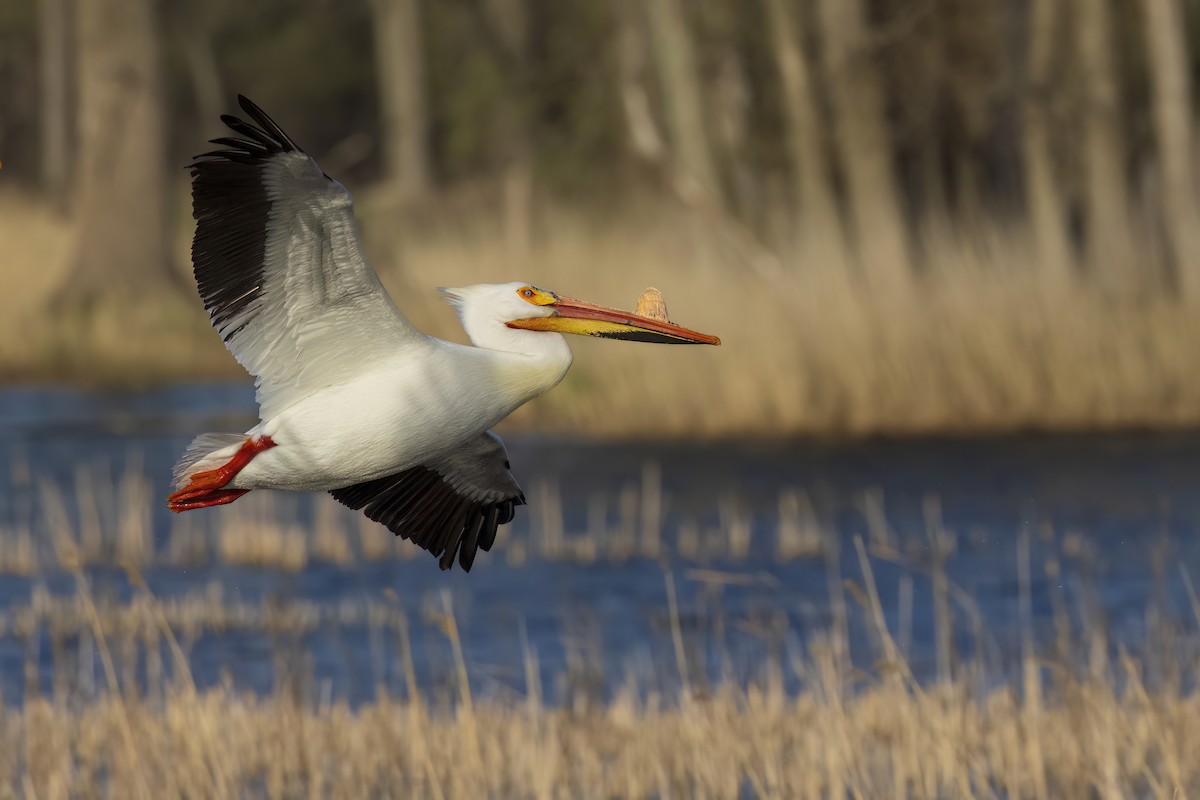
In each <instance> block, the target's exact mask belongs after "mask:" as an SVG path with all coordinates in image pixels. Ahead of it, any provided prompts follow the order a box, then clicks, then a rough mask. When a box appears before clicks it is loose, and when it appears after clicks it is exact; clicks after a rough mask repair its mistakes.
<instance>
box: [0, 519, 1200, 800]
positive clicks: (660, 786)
mask: <svg viewBox="0 0 1200 800" xmlns="http://www.w3.org/2000/svg"><path fill="white" fill-rule="evenodd" d="M1022 547H1023V548H1025V550H1024V552H1025V553H1027V552H1028V550H1027V544H1023V545H1022ZM858 553H859V559H860V561H859V563H860V566H861V569H862V573H863V586H864V589H863V590H861V591H860V592H857V593H853V592H852V593H850V598H855V597H858V596H859V595H861V598H860V600H861V602H862V605H863V608H864V610H865V612H866V613H867V615H868V617H869V618H870V619H873V620H874V625H875V642H876V650H877V655H878V661H877V667H876V670H875V671H874V672H873V674H870V675H867V674H864V673H862V672H860V671H858V670H854V669H851V668H850V667H849V666H848V664H847V661H846V653H847V652H848V645H847V643H846V641H845V639H844V638H841V637H839V636H838V635H837V634H836V633H830V634H829V635H827V636H818V637H814V638H813V639H810V641H809V643H808V645H807V646H806V647H804V648H800V647H799V646H788V645H787V640H784V644H785V646H784V647H783V648H781V649H779V650H777V651H776V652H777V653H780V655H777V656H776V657H775V658H774V660H772V661H770V662H769V663H766V664H764V668H763V672H762V678H761V679H760V680H758V681H756V682H752V683H749V684H744V685H739V684H736V683H734V682H732V681H726V682H723V683H719V684H716V685H714V686H708V688H707V689H703V690H701V689H699V688H697V687H699V686H700V684H701V682H700V680H699V679H698V678H697V677H696V673H694V672H693V673H692V675H693V678H692V681H691V682H690V683H689V679H688V671H687V669H685V668H684V667H683V666H680V668H679V671H678V676H679V682H678V685H679V686H680V687H681V688H680V689H679V691H678V692H677V693H671V694H668V695H663V694H655V693H650V694H647V693H646V692H644V691H639V690H638V687H636V686H629V685H627V686H626V688H625V689H623V690H621V691H619V692H618V693H617V694H616V695H615V697H614V698H613V699H612V700H611V701H610V702H607V703H604V702H596V701H593V702H575V703H570V704H568V705H567V706H566V707H557V706H550V705H546V704H545V703H543V701H542V700H541V698H542V696H543V695H542V687H541V685H540V683H539V680H538V678H537V676H538V674H539V671H538V668H537V654H536V651H535V650H533V649H530V648H527V649H526V651H525V652H526V655H525V662H526V663H525V675H526V679H525V683H524V692H523V696H515V697H504V696H486V697H485V696H476V697H473V696H472V693H471V689H470V684H469V682H468V668H467V666H466V661H465V659H464V658H463V654H462V648H461V645H460V643H459V637H458V627H457V623H456V621H455V618H454V615H453V612H452V610H451V609H450V607H449V605H448V602H449V601H448V599H447V600H446V603H447V605H446V606H445V607H444V608H445V612H444V613H443V614H442V615H441V616H440V622H439V627H440V629H441V630H442V631H443V632H444V633H445V635H446V636H447V638H448V639H449V644H450V647H451V649H452V650H453V653H454V663H455V664H456V668H455V675H453V676H451V681H452V685H453V686H455V687H456V688H454V689H452V693H453V697H451V698H449V699H448V700H447V699H445V698H443V699H442V700H438V699H435V697H434V696H432V695H429V694H426V693H425V692H424V691H423V690H422V688H421V687H419V686H417V684H416V679H415V677H414V670H413V667H412V663H411V655H410V654H411V652H412V651H411V646H410V645H409V644H408V638H407V637H408V623H407V621H406V619H405V618H404V615H403V612H401V611H399V610H398V609H397V608H396V606H395V605H394V604H379V605H374V606H372V607H371V608H372V611H371V612H370V614H369V620H368V624H370V625H372V626H378V627H379V628H381V629H383V630H384V631H385V632H386V633H388V634H394V635H395V637H396V639H397V640H398V647H397V650H398V652H399V653H400V659H401V661H402V662H403V664H402V665H401V668H400V670H398V671H402V672H403V674H404V675H405V686H404V691H403V693H402V694H400V695H399V696H396V695H392V694H389V693H388V692H387V691H386V690H385V689H383V688H382V687H380V688H379V689H377V692H376V697H375V699H374V700H372V701H371V702H368V703H366V704H364V705H361V706H358V707H351V706H349V705H347V704H346V703H343V702H340V701H339V702H332V701H330V700H328V699H313V692H312V691H311V690H310V689H306V688H305V687H304V686H301V685H297V684H293V683H290V682H289V679H288V678H286V677H285V679H283V680H280V681H279V683H278V686H279V688H278V690H277V691H276V692H275V693H274V694H272V695H270V696H259V695H255V694H253V693H247V692H240V691H236V690H234V689H232V688H230V687H229V686H228V685H225V686H222V687H219V688H215V689H211V690H198V689H197V688H196V685H195V683H194V682H193V681H192V679H191V677H190V672H189V669H188V666H187V663H188V662H187V657H186V656H185V655H184V652H183V651H184V649H185V647H181V645H180V644H179V640H178V639H177V633H176V631H177V630H179V628H178V627H177V626H179V625H180V624H181V621H180V618H179V616H178V610H179V607H180V606H181V605H183V606H186V605H188V602H187V601H183V602H182V603H181V602H180V601H174V602H173V603H169V604H164V603H162V602H160V601H158V600H156V599H155V598H154V597H153V596H151V595H150V594H149V592H148V591H146V590H145V589H144V588H143V590H142V591H141V592H140V593H138V594H137V595H136V596H135V597H134V598H133V600H132V601H131V602H130V603H129V604H128V605H127V606H124V607H114V606H111V605H99V604H97V603H96V602H95V601H94V600H93V597H92V594H91V591H90V590H89V588H88V582H87V579H86V577H85V576H84V575H83V574H82V573H77V580H78V586H79V591H78V592H77V593H76V595H75V596H73V597H70V598H67V599H65V600H61V601H54V600H51V599H49V597H48V596H47V595H45V594H44V593H39V592H35V596H34V597H33V598H32V600H31V608H30V609H29V610H28V613H27V614H26V615H25V616H26V618H27V619H28V620H31V621H32V625H31V627H28V628H27V629H25V630H23V631H21V632H17V631H16V630H15V629H12V628H10V629H9V630H8V631H7V632H6V633H4V634H3V635H6V636H12V635H16V636H20V637H21V638H22V639H24V640H26V641H36V640H37V638H38V636H39V630H46V629H49V633H50V636H51V638H52V640H53V641H55V642H56V643H58V644H56V645H55V647H54V652H55V676H54V681H53V686H54V690H53V692H51V694H50V695H49V696H43V695H39V694H38V693H37V691H36V689H34V690H27V696H26V698H25V702H24V703H23V704H21V705H13V704H8V705H3V706H0V796H11V797H29V798H33V797H37V798H66V797H123V798H124V797H128V798H150V797H154V798H173V797H206V798H208V797H213V798H220V797H260V796H261V797H273V798H282V797H328V798H363V797H380V798H382V797H396V798H406V797H442V798H467V797H471V798H476V797H537V798H543V797H546V798H549V797H580V798H586V797H597V798H600V797H660V798H661V797H676V796H681V797H731V798H732V797H746V796H753V797H762V798H771V797H777V798H830V797H847V796H852V797H861V798H874V797H892V798H896V797H914V798H950V797H1004V798H1025V797H1028V798H1060V797H1061V798H1069V797H1102V798H1127V797H1154V798H1163V799H1164V800H1165V799H1166V798H1170V799H1171V800H1175V798H1185V797H1189V796H1192V797H1194V796H1196V795H1197V794H1198V793H1200V760H1197V759H1196V758H1195V754H1196V753H1197V752H1200V695H1197V694H1196V693H1195V689H1194V688H1190V689H1189V688H1183V687H1195V685H1196V678H1197V677H1200V676H1198V675H1197V673H1196V667H1197V666H1200V665H1198V664H1196V663H1192V662H1189V661H1187V660H1185V659H1179V658H1178V657H1177V658H1176V660H1175V661H1173V662H1170V663H1169V664H1168V668H1167V675H1166V677H1165V678H1164V677H1163V676H1162V675H1161V674H1160V675H1159V677H1158V678H1150V677H1147V675H1146V673H1147V672H1150V670H1149V669H1147V668H1145V667H1143V666H1142V665H1141V664H1140V663H1139V662H1138V660H1136V659H1134V658H1131V657H1128V656H1124V655H1122V656H1119V657H1117V658H1116V659H1113V660H1109V656H1108V655H1107V652H1108V650H1107V646H1106V642H1105V640H1104V634H1103V627H1102V626H1096V627H1094V628H1087V629H1085V630H1083V631H1081V632H1080V634H1079V636H1078V639H1077V640H1076V641H1073V642H1071V643H1070V648H1069V650H1072V651H1076V652H1085V653H1090V655H1091V658H1090V661H1089V662H1088V664H1087V665H1086V666H1085V667H1080V666H1079V665H1078V663H1077V662H1074V661H1073V660H1072V659H1070V658H1069V657H1061V658H1060V657H1050V658H1044V657H1042V656H1039V655H1038V654H1037V653H1036V652H1035V650H1034V648H1033V646H1032V644H1031V638H1030V636H1029V634H1028V631H1026V634H1025V636H1024V643H1023V648H1024V652H1025V653H1026V656H1025V657H1024V659H1023V662H1022V665H1023V669H1022V676H1021V679H1020V680H1019V681H1013V682H1010V683H996V682H995V680H994V678H995V675H994V674H992V673H988V672H987V670H986V669H985V668H984V666H983V665H982V664H981V663H965V664H961V665H958V666H957V667H956V668H955V669H954V671H953V673H951V674H949V675H948V676H947V677H945V678H944V679H942V680H941V681H938V682H937V683H934V684H932V685H929V684H921V683H918V682H917V681H915V680H914V679H913V678H912V675H911V672H910V670H909V667H908V665H907V663H906V662H905V661H904V659H903V658H902V656H901V655H900V651H899V649H898V646H897V644H896V643H895V641H893V639H892V635H891V632H890V631H889V630H888V628H887V627H886V626H885V625H884V623H883V614H882V610H881V608H880V606H879V599H878V595H877V593H876V589H875V585H874V582H873V580H872V577H871V571H870V567H869V562H868V561H867V556H866V551H865V548H864V546H863V545H862V543H861V542H859V543H858ZM1026 557H1027V556H1026ZM1024 574H1025V575H1027V574H1028V571H1027V569H1026V572H1025V573H1024ZM134 580H135V582H136V583H140V581H139V579H138V578H137V576H136V574H135V575H134ZM672 585H673V584H671V583H670V582H669V579H668V586H672ZM1022 585H1023V587H1026V588H1025V589H1024V590H1023V596H1024V597H1026V603H1027V602H1028V597H1027V592H1028V588H1027V587H1028V578H1027V577H1023V578H1022ZM668 596H669V597H673V594H669V595H668ZM848 601H850V599H849V598H843V602H848ZM200 602H201V604H203V602H204V601H200ZM669 604H670V606H671V615H670V618H671V636H672V638H673V639H675V641H676V654H677V658H678V657H679V655H680V654H681V653H682V652H683V650H682V649H681V648H680V645H679V642H680V641H681V632H680V622H679V615H678V614H677V613H675V610H674V604H673V603H669ZM210 605H211V603H210ZM67 608H72V609H74V611H75V612H76V613H75V615H74V616H73V617H72V616H71V615H69V614H63V613H62V612H63V611H64V609H67ZM1193 610H1194V611H1196V612H1197V613H1198V614H1200V606H1197V607H1196V608H1194V609H1193ZM287 617H288V615H287V614H283V615H279V616H277V617H272V616H271V615H269V614H268V615H266V616H265V617H261V618H260V621H259V624H260V625H261V626H262V630H263V631H264V635H267V634H277V633H278V632H279V631H280V630H288V627H287V624H286V623H285V622H283V620H284V619H285V618H287ZM72 619H73V620H74V622H73V623H71V620H72ZM64 626H65V627H64ZM184 627H185V628H186V625H185V626H184ZM69 628H71V629H72V630H68V629H69ZM835 630H836V626H835ZM64 632H65V634H66V635H68V636H69V635H72V634H74V635H77V636H79V637H80V638H79V642H80V643H79V645H78V647H79V655H78V658H75V659H73V658H70V657H68V658H65V659H64V660H63V661H62V663H61V664H60V663H59V657H60V654H61V653H62V651H63V649H64V648H63V645H62V642H64V641H68V640H67V639H64V638H63V636H64ZM271 638H272V640H277V638H278V637H277V636H274V635H272V637H271ZM939 638H940V637H939ZM164 645H165V646H164ZM35 650H36V648H27V652H28V653H30V654H31V655H29V656H28V657H27V660H26V665H25V673H26V680H27V685H28V686H32V687H36V686H37V685H38V666H37V661H38V659H37V656H36V655H33V654H32V653H33V651H35ZM93 652H95V653H98V654H99V661H100V664H101V671H100V675H101V681H100V686H99V688H94V687H93V688H91V689H89V690H87V691H82V692H81V691H79V690H78V687H77V686H75V683H76V682H77V681H78V680H79V679H80V676H81V675H83V674H85V673H86V674H91V672H92V668H91V667H90V666H89V667H88V668H87V669H86V670H81V669H80V666H81V664H80V663H79V660H78V659H82V658H85V657H86V659H87V663H88V664H89V665H90V664H91V661H92V658H93V655H92V654H93ZM163 653H165V654H166V658H167V661H168V663H167V664H164V663H163V657H162V655H161V654H163ZM139 663H144V664H145V670H146V676H147V677H146V679H145V680H144V681H140V680H138V679H136V678H135V677H134V676H135V675H136V674H137V666H136V665H138V664H139ZM683 663H686V661H684V662H683ZM678 664H679V662H678V661H677V665H678ZM789 670H790V671H793V672H794V673H795V674H796V676H798V677H799V678H800V680H801V681H802V686H803V688H802V689H801V690H800V691H799V692H798V693H796V694H790V695H789V694H788V693H786V692H785V691H784V690H783V688H782V686H783V676H784V673H785V671H789ZM705 685H707V684H705ZM1118 687H1119V688H1118Z"/></svg>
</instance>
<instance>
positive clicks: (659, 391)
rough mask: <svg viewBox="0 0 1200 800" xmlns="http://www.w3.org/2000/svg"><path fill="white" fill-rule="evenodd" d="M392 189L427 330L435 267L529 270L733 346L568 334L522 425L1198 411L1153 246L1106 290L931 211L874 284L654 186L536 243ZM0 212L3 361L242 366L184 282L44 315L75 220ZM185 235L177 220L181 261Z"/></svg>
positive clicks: (379, 232) (1015, 420) (1198, 324)
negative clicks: (569, 365)
mask: <svg viewBox="0 0 1200 800" xmlns="http://www.w3.org/2000/svg"><path fill="white" fill-rule="evenodd" d="M179 200H180V208H181V209H182V208H185V207H186V200H185V198H184V197H183V196H182V193H181V194H180V197H179ZM639 203H640V201H637V200H631V201H630V205H631V206H637V205H639ZM381 205H382V204H379V205H373V204H372V201H371V199H370V197H369V196H368V197H366V198H364V201H363V202H361V203H360V211H361V213H362V215H363V217H364V229H365V232H366V234H367V236H368V249H369V250H370V251H371V252H372V253H373V254H374V261H375V263H376V266H377V267H378V268H379V271H380V272H381V274H382V275H383V277H384V281H385V283H386V284H387V285H388V286H389V288H390V290H391V291H392V292H393V294H394V295H395V296H396V298H397V300H398V302H399V304H400V305H401V306H402V308H403V309H404V310H405V312H406V313H408V314H409V316H411V317H412V318H413V319H414V321H415V322H416V323H417V324H418V325H419V326H421V327H422V328H424V329H426V330H429V331H430V332H432V333H435V334H438V335H443V336H448V337H450V338H455V339H459V340H461V339H462V338H463V337H462V333H461V331H459V330H458V328H457V322H456V321H455V320H454V318H453V315H452V313H451V311H450V310H449V309H448V308H446V307H444V304H442V303H441V302H440V300H439V299H438V297H437V294H436V292H434V291H433V287H434V286H443V285H462V284H467V283H477V282H480V281H495V280H508V279H518V278H519V279H523V280H530V281H533V282H535V283H538V284H540V285H543V286H546V287H548V288H553V289H555V290H558V291H560V292H562V293H564V294H569V295H574V296H578V297H585V298H591V299H595V300H596V301H598V302H604V303H609V304H613V305H631V304H632V303H633V301H634V298H635V296H636V295H637V293H638V291H640V290H641V289H642V288H643V286H645V285H647V284H655V285H657V286H658V287H659V288H660V289H662V290H663V292H664V294H665V295H666V297H667V299H668V301H669V306H670V309H671V313H672V315H673V316H674V317H675V318H676V319H678V320H679V321H680V322H682V323H684V324H687V325H689V326H691V327H695V328H697V329H700V330H704V331H711V332H714V333H716V334H718V335H720V336H721V337H722V339H723V341H724V345H723V347H722V348H721V349H719V350H713V349H710V348H650V347H636V346H633V345H628V346H625V345H617V344H614V343H612V342H592V341H573V344H574V345H575V347H576V353H577V358H576V366H575V368H574V369H573V370H572V372H571V373H570V375H569V376H568V378H567V380H566V381H565V382H564V385H563V386H561V387H559V388H558V389H556V390H555V391H554V392H550V393H549V394H547V396H546V397H545V398H544V399H541V400H539V401H537V402H535V403H533V404H531V406H529V407H527V408H526V409H524V410H522V411H520V412H518V414H517V416H516V419H515V422H516V424H521V425H525V426H534V425H536V426H540V427H543V428H572V429H581V430H588V431H592V432H595V433H597V434H634V433H653V434H655V435H684V434H707V435H721V434H725V435H731V434H738V433H754V432H758V433H765V432H772V433H774V432H779V431H788V432H812V431H818V432H825V433H830V432H832V433H848V434H861V433H867V432H880V431H886V432H923V431H996V430H1010V429H1015V428H1028V427H1039V428H1046V429H1081V428H1111V427H1119V426H1172V425H1187V424H1196V423H1200V377H1198V376H1200V372H1198V371H1197V370H1196V369H1195V368H1194V366H1195V365H1194V354H1195V353H1196V352H1198V351H1200V321H1198V320H1200V315H1197V314H1196V313H1195V310H1194V309H1192V308H1190V307H1188V306H1186V305H1184V304H1183V302H1182V301H1180V300H1177V299H1172V298H1170V297H1167V296H1164V295H1165V293H1164V292H1162V291H1161V290H1160V289H1157V288H1154V287H1148V286H1147V285H1146V284H1145V280H1146V279H1145V276H1146V275H1148V274H1152V273H1153V270H1152V269H1150V267H1149V266H1148V264H1147V263H1140V264H1137V265H1134V266H1131V267H1129V268H1128V270H1127V271H1126V272H1125V273H1116V274H1113V275H1111V276H1109V280H1108V284H1107V286H1106V288H1104V289H1100V288H1097V287H1096V286H1095V285H1093V284H1092V283H1090V282H1088V283H1085V282H1082V281H1076V280H1072V279H1070V278H1069V277H1068V278H1066V279H1054V278H1053V277H1052V276H1053V275H1057V274H1059V271H1057V270H1046V269H1043V268H1042V265H1039V264H1037V263H1035V262H1034V260H1033V259H1032V258H1031V256H1030V253H1031V252H1032V249H1031V248H1029V247H1027V246H1026V236H1025V235H1024V234H1023V233H1022V232H1021V231H1020V230H1000V229H995V228H988V229H984V230H982V231H981V232H978V233H976V234H974V235H969V236H968V235H964V234H961V233H957V234H956V233H947V232H942V231H937V230H933V231H930V232H928V233H927V235H926V236H925V239H924V245H923V251H922V254H921V258H920V260H919V263H920V266H921V268H920V273H919V277H917V278H913V279H911V280H910V281H909V282H908V285H905V286H879V285H874V286H872V285H870V284H867V283H864V282H863V281H862V280H861V279H858V278H856V277H855V275H854V274H853V269H852V268H851V267H848V266H846V265H845V264H843V263H840V262H838V261H837V260H833V259H830V258H829V257H827V256H826V255H824V254H822V253H821V252H819V250H816V249H812V248H810V249H807V250H803V251H798V250H789V251H788V252H792V253H793V255H790V256H787V257H784V258H778V257H776V256H774V255H773V254H771V253H769V252H767V251H765V250H762V249H761V248H759V247H757V246H756V245H754V244H753V243H751V242H750V241H749V240H748V239H747V238H746V237H745V236H743V235H740V232H738V231H736V230H734V231H730V230H729V229H728V228H726V227H723V226H722V225H721V224H718V223H714V222H712V221H711V220H701V219H698V218H697V217H696V216H695V215H694V214H693V213H692V212H686V213H685V212H683V211H679V210H672V209H669V208H664V207H661V206H655V205H648V206H645V207H642V208H639V209H629V210H627V212H626V215H625V217H624V218H622V219H621V220H613V219H601V218H597V217H596V216H595V215H591V216H585V215H581V214H579V213H575V212H571V211H568V210H564V209H560V208H545V209H542V210H540V212H539V214H540V216H539V219H538V225H537V227H536V236H535V241H534V243H533V245H532V247H531V248H530V249H524V248H520V247H515V246H510V245H509V244H506V242H507V241H508V240H507V239H506V237H505V235H504V231H503V230H502V229H501V228H500V227H499V226H498V225H496V224H493V223H492V222H490V220H492V219H494V218H495V217H496V216H498V215H497V214H495V213H494V212H488V211H486V209H487V208H489V207H488V206H487V205H486V204H479V205H480V207H479V208H472V209H470V210H466V209H459V210H458V211H457V212H454V211H447V212H446V213H444V214H441V215H440V216H438V218H437V219H434V220H423V221H422V223H421V224H419V225H418V224H416V223H414V224H412V225H409V226H408V227H409V228H410V230H409V231H408V232H407V233H406V234H404V235H402V236H397V235H396V234H395V231H396V230H397V229H398V228H403V227H405V226H403V225H397V223H396V219H395V218H394V217H393V216H391V215H390V213H389V212H387V211H386V210H384V209H383V208H382V207H381ZM468 205H470V204H468ZM0 220H3V224H2V225H0V252H3V253H4V260H3V261H4V268H3V270H2V271H0V378H4V379H8V380H14V379H22V380H29V379H53V380H69V381H75V382H104V383H112V382H121V383H135V384H136V383H146V382H155V381H164V380H177V379H187V380H196V379H202V378H213V377H237V376H239V375H240V374H241V373H240V372H239V370H238V368H237V366H236V365H235V364H234V362H233V360H232V359H231V358H229V357H228V356H227V354H225V353H224V351H223V349H222V348H221V346H220V344H219V341H218V339H217V337H216V336H215V335H214V334H213V333H212V332H211V330H209V329H208V328H207V326H206V325H205V322H204V319H203V314H202V311H201V309H200V307H199V303H198V302H197V301H194V298H192V297H191V296H190V294H187V293H186V292H185V295H186V296H182V297H180V298H176V299H169V298H164V299H163V301H162V303H155V304H153V305H152V306H145V307H141V308H133V309H130V308H122V309H101V310H99V311H98V312H97V314H96V316H95V318H94V319H92V320H91V321H90V322H83V321H81V320H78V319H73V318H69V315H63V314H54V313H49V314H48V313H47V312H46V310H45V308H46V307H45V303H46V301H47V300H48V298H49V297H50V295H51V293H52V290H53V287H54V285H55V284H56V282H57V281H59V280H60V279H61V277H62V271H63V268H64V264H65V260H66V258H67V254H68V252H69V247H70V239H71V230H70V229H69V228H68V227H67V226H66V225H65V224H64V223H63V222H61V221H59V220H57V219H56V218H55V217H54V216H53V215H52V214H51V213H50V212H49V211H48V210H47V209H45V208H43V207H41V206H39V205H38V204H37V203H36V202H35V201H34V200H32V199H31V198H29V197H26V196H24V195H19V194H13V193H11V192H10V193H3V194H0ZM481 220H482V221H481ZM181 227H182V226H181ZM714 231H715V232H714ZM186 249H187V243H186V234H181V237H180V239H179V241H178V242H177V246H176V253H177V254H178V260H179V264H180V265H181V266H180V273H181V275H183V274H184V271H185V267H184V266H183V265H185V264H186V263H187V257H186ZM1146 259H1148V260H1149V261H1154V260H1155V256H1154V255H1153V253H1152V252H1150V253H1148V254H1147V255H1146ZM182 283H183V284H186V278H184V279H183V281H182ZM631 387H634V388H633V390H631ZM644 390H649V391H644Z"/></svg>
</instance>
